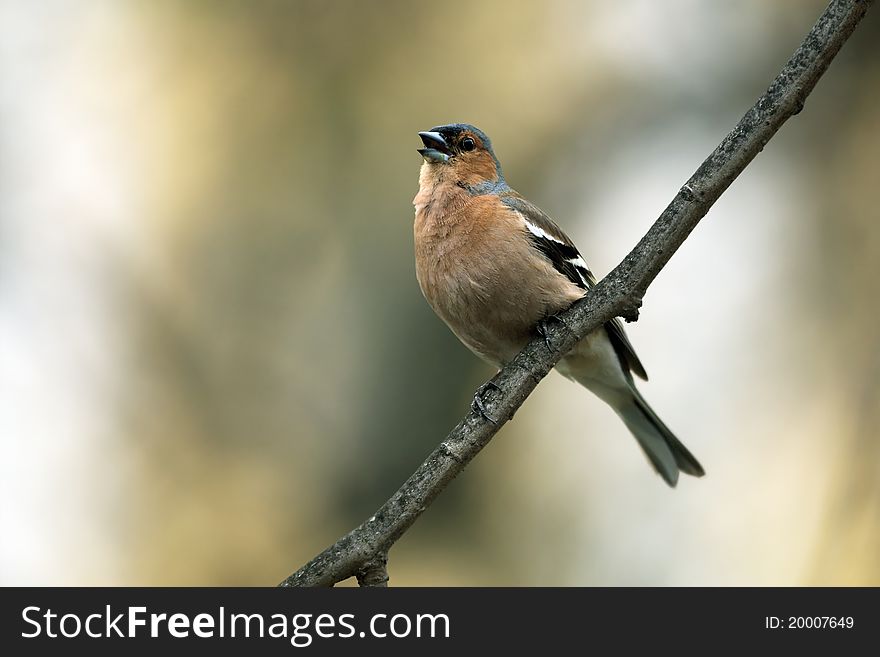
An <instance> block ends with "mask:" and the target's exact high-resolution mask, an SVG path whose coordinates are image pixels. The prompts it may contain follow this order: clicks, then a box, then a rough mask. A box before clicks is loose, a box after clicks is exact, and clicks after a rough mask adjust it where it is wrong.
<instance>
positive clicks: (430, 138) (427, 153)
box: [418, 132, 451, 162]
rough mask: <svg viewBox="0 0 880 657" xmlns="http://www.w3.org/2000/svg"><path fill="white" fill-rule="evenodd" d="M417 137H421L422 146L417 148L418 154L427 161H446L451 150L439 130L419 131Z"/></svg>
mask: <svg viewBox="0 0 880 657" xmlns="http://www.w3.org/2000/svg"><path fill="white" fill-rule="evenodd" d="M419 137H421V138H422V143H423V144H424V145H425V147H424V148H419V149H418V151H419V154H420V155H421V156H422V157H423V158H425V160H426V161H427V162H447V161H449V156H450V155H451V151H450V150H449V145H448V144H447V143H446V140H445V139H443V135H441V134H440V133H439V132H420V133H419Z"/></svg>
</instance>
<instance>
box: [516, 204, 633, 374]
mask: <svg viewBox="0 0 880 657" xmlns="http://www.w3.org/2000/svg"><path fill="white" fill-rule="evenodd" d="M501 201H502V202H503V203H504V204H505V205H506V206H507V207H509V208H510V209H512V210H514V211H515V212H517V213H519V215H520V216H521V217H522V218H523V222H524V223H525V225H524V230H526V231H527V233H528V236H529V238H531V241H532V244H533V245H534V247H535V248H536V249H537V250H538V251H540V252H541V253H543V254H544V256H546V257H547V259H548V260H549V261H550V262H551V263H552V264H553V267H554V268H555V269H556V271H558V272H559V273H560V274H562V275H563V276H565V277H566V278H568V279H569V280H570V281H571V282H572V283H574V284H575V285H577V286H578V287H580V288H583V289H584V290H586V289H589V288H591V287H593V286H594V285H595V284H596V278H595V277H594V276H593V273H592V272H591V271H590V269H589V267H587V263H586V262H585V261H584V259H583V257H582V256H581V254H580V252H579V251H578V250H577V247H576V246H575V245H574V242H572V241H571V238H569V236H568V235H566V234H565V232H563V230H562V229H561V228H560V227H559V226H557V225H556V223H555V222H554V221H553V220H552V219H551V218H550V217H548V216H547V215H546V214H544V212H543V211H542V210H541V208H539V207H538V206H537V205H535V204H534V203H530V202H529V201H527V200H526V199H524V198H523V197H522V196H520V195H518V194H516V193H513V192H510V193H507V194H503V195H502V196H501ZM605 330H606V331H607V332H608V337H609V338H610V339H611V344H612V345H613V346H614V351H615V352H616V353H617V356H618V358H620V362H621V364H622V365H623V370H624V372H630V371H631V372H632V373H633V374H635V375H636V376H638V377H639V378H642V379H644V380H645V381H647V380H648V374H647V373H646V372H645V367H644V365H642V362H641V361H640V360H639V357H638V356H637V355H636V352H635V349H633V346H632V344H631V343H630V341H629V338H627V337H626V332H625V331H624V330H623V324H622V323H621V321H620V320H619V319H618V318H616V317H615V318H614V319H612V320H611V321H610V322H607V323H606V324H605Z"/></svg>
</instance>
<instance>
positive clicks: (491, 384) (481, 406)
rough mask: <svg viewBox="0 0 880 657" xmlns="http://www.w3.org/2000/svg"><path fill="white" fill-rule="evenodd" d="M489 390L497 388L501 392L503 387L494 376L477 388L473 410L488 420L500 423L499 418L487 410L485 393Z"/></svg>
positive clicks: (472, 403)
mask: <svg viewBox="0 0 880 657" xmlns="http://www.w3.org/2000/svg"><path fill="white" fill-rule="evenodd" d="M489 390H497V391H498V392H501V388H499V387H498V384H497V383H495V379H494V378H493V379H489V380H488V381H486V383H484V384H483V385H481V386H480V387H479V388H477V391H476V392H475V393H474V400H473V401H472V402H471V410H472V411H473V412H474V413H476V414H477V415H479V416H480V417H482V418H483V419H484V420H486V421H487V422H491V423H492V424H498V420H496V419H495V418H493V417H492V416H491V415H489V413H488V412H487V411H486V405H485V403H484V402H483V395H485V394H486V392H487V391H489Z"/></svg>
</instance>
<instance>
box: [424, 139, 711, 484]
mask: <svg viewBox="0 0 880 657" xmlns="http://www.w3.org/2000/svg"><path fill="white" fill-rule="evenodd" d="M419 136H420V137H421V139H422V142H423V143H424V146H425V147H424V148H420V149H419V151H418V152H419V153H420V154H421V155H422V157H423V159H424V162H423V163H422V166H421V170H420V172H419V191H418V194H416V197H415V198H414V199H413V205H414V206H415V225H414V233H415V256H416V276H417V277H418V281H419V286H420V287H421V289H422V293H423V294H424V295H425V299H427V301H428V303H429V304H430V305H431V308H433V309H434V312H435V313H437V315H439V316H440V318H441V319H442V320H443V321H444V322H446V324H447V325H448V326H449V328H450V329H452V332H453V333H455V335H456V336H458V338H459V340H461V341H462V342H463V343H464V344H465V346H467V347H468V348H469V349H470V350H471V351H473V352H474V353H475V354H476V355H478V356H480V357H481V358H483V359H484V360H486V361H488V362H489V363H491V364H492V365H494V366H495V367H498V368H501V367H503V366H504V364H505V363H507V362H508V361H510V360H511V359H512V358H513V357H514V356H515V355H516V354H517V353H518V352H519V351H520V350H521V349H522V348H523V347H524V346H525V344H526V343H527V342H528V341H529V340H530V339H531V338H532V337H534V335H535V334H536V330H537V327H538V326H539V325H540V323H541V322H542V321H544V320H546V318H548V317H551V316H553V315H555V314H556V313H559V312H561V311H563V310H565V309H566V308H568V307H569V306H570V305H571V304H572V303H573V302H574V301H576V300H577V299H579V298H580V297H582V296H583V295H584V293H585V291H586V290H587V289H589V288H590V287H592V286H593V285H595V284H596V280H595V278H594V277H593V274H592V273H591V272H590V270H589V268H588V267H587V264H586V262H584V259H583V257H581V254H580V253H579V252H578V250H577V247H575V245H574V243H573V242H572V241H571V239H569V237H568V236H567V235H566V234H565V233H564V232H563V231H562V229H561V228H559V226H557V225H556V224H555V223H554V222H553V220H552V219H550V217H548V216H547V215H546V214H544V212H542V211H541V209H540V208H538V207H537V206H536V205H534V204H532V203H530V202H529V201H527V200H526V199H525V198H523V197H522V196H520V195H519V194H518V193H517V192H515V191H514V190H513V189H511V188H510V187H509V186H508V184H507V183H506V182H505V180H504V176H503V175H502V173H501V164H500V163H499V162H498V158H497V157H496V156H495V152H494V151H493V150H492V144H491V142H490V141H489V138H488V137H487V136H486V134H485V133H483V132H482V131H481V130H478V129H477V128H475V127H474V126H472V125H467V124H452V125H444V126H438V127H435V128H431V130H429V131H427V132H420V133H419ZM556 369H557V370H558V371H559V372H560V373H561V374H563V375H564V376H566V377H568V378H569V379H572V380H574V381H576V382H578V383H580V384H581V385H583V386H584V387H585V388H587V389H588V390H590V391H592V392H593V393H594V394H596V395H597V396H598V397H599V398H600V399H602V400H603V401H604V402H606V403H607V404H608V405H609V406H611V408H613V409H614V411H615V412H616V413H617V414H618V415H619V416H620V418H621V419H622V420H623V422H624V424H626V426H627V427H628V428H629V430H630V431H631V432H632V434H633V435H634V436H635V438H636V440H637V441H638V442H639V445H641V447H642V449H643V450H644V451H645V454H646V455H647V457H648V460H649V461H650V462H651V464H652V465H653V466H654V468H655V469H656V470H657V472H658V473H659V474H660V476H661V477H663V479H664V480H665V481H666V483H667V484H669V485H670V486H675V484H676V483H677V481H678V475H679V471H681V472H686V473H687V474H690V475H694V476H698V477H699V476H702V475H703V474H704V473H703V468H702V466H700V464H699V463H698V462H697V460H696V459H695V458H694V456H693V455H692V454H691V453H690V452H689V451H688V450H687V448H686V447H685V446H684V445H683V444H682V443H681V442H680V441H679V440H678V439H677V438H676V437H675V436H674V435H673V433H672V432H671V431H670V430H669V429H668V428H667V427H666V425H665V424H663V422H662V421H661V420H660V418H658V417H657V414H656V413H654V411H653V410H652V409H651V407H650V406H649V405H648V403H647V402H646V401H645V400H644V398H643V397H642V395H641V393H639V391H638V390H637V389H636V387H635V384H634V382H633V376H632V375H633V374H635V375H636V376H638V377H639V378H641V379H644V380H647V379H648V376H647V374H646V373H645V368H644V367H643V366H642V363H641V361H640V360H639V357H638V356H636V353H635V351H634V350H633V347H632V345H631V344H630V341H629V339H628V338H627V337H626V333H625V332H624V330H623V324H622V323H621V322H620V320H618V319H616V318H615V319H614V320H612V321H610V322H608V323H607V324H605V326H604V327H603V328H600V329H597V330H596V331H594V332H593V333H590V334H589V335H587V336H586V337H584V338H583V339H582V340H581V341H580V342H579V343H578V344H577V346H576V347H575V348H574V349H572V351H571V352H569V353H568V354H567V355H566V356H564V357H563V358H562V359H561V360H560V361H559V363H558V364H557V365H556ZM477 401H479V397H478V398H477Z"/></svg>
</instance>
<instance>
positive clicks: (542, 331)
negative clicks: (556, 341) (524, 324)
mask: <svg viewBox="0 0 880 657" xmlns="http://www.w3.org/2000/svg"><path fill="white" fill-rule="evenodd" d="M551 321H553V322H556V323H558V324H562V325H563V326H564V327H565V328H566V330H570V329H569V328H568V324H566V323H565V320H564V319H562V318H561V317H560V316H559V315H547V316H546V317H545V318H544V319H542V320H541V321H540V322H538V325H537V327H536V329H537V331H538V335H540V336H541V337H542V338H544V344H545V345H547V350H548V351H554V352H555V351H558V350H557V349H556V347H554V346H553V343H552V342H551V341H550V322H551Z"/></svg>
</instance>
